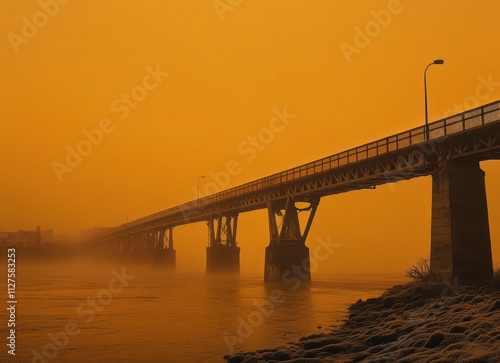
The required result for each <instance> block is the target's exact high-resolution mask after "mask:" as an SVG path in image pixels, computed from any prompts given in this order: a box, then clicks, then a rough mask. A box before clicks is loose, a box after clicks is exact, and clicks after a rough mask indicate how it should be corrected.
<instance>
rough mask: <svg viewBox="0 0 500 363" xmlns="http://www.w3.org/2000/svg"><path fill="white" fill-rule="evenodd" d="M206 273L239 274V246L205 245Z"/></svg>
mask: <svg viewBox="0 0 500 363" xmlns="http://www.w3.org/2000/svg"><path fill="white" fill-rule="evenodd" d="M206 273H207V275H217V274H225V273H230V274H233V275H235V274H239V273H240V248H239V247H234V246H224V245H217V246H210V247H207V267H206Z"/></svg>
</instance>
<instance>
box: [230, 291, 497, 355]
mask: <svg viewBox="0 0 500 363" xmlns="http://www.w3.org/2000/svg"><path fill="white" fill-rule="evenodd" d="M348 311H349V313H348V317H347V319H346V320H345V322H344V323H343V324H342V325H341V326H340V327H338V328H335V329H334V330H333V331H332V332H329V333H322V334H314V335H311V336H308V337H303V338H301V339H300V340H299V341H298V342H295V343H292V344H290V345H287V346H283V347H278V348H274V349H262V350H257V351H254V352H241V353H237V354H234V355H232V356H228V355H226V356H224V359H225V360H226V361H227V362H228V363H254V362H294V363H308V362H311V363H322V362H332V361H335V362H346V363H347V362H440V363H447V362H450V363H451V362H464V363H466V362H467V363H479V362H481V363H488V362H500V358H499V357H500V288H499V287H494V286H460V285H458V284H451V283H449V282H447V283H445V284H443V285H429V284H427V283H421V282H410V283H407V284H404V285H396V286H394V287H392V288H390V289H388V290H387V291H386V292H384V293H383V294H382V295H381V296H379V297H376V298H370V299H367V300H366V301H362V300H361V299H360V300H358V301H357V302H356V303H354V304H352V305H351V306H350V307H349V309H348Z"/></svg>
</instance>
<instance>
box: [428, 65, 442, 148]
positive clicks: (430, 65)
mask: <svg viewBox="0 0 500 363" xmlns="http://www.w3.org/2000/svg"><path fill="white" fill-rule="evenodd" d="M433 64H444V60H442V59H436V60H435V61H434V62H432V63H429V64H428V65H427V67H425V70H424V98H425V141H429V117H428V115H427V69H428V68H429V67H430V66H432V65H433Z"/></svg>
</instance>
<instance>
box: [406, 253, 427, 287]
mask: <svg viewBox="0 0 500 363" xmlns="http://www.w3.org/2000/svg"><path fill="white" fill-rule="evenodd" d="M430 272H431V266H430V262H429V258H428V257H425V258H420V259H419V260H418V262H417V263H416V264H415V265H413V266H409V267H407V268H406V269H405V277H408V278H410V279H412V280H416V281H429V277H430Z"/></svg>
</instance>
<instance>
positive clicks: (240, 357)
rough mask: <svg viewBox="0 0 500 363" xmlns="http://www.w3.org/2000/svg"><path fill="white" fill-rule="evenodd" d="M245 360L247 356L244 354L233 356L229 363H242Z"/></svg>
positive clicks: (228, 360)
mask: <svg viewBox="0 0 500 363" xmlns="http://www.w3.org/2000/svg"><path fill="white" fill-rule="evenodd" d="M243 359H245V356H244V355H242V354H236V355H233V356H232V357H230V358H227V363H241V362H243Z"/></svg>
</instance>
